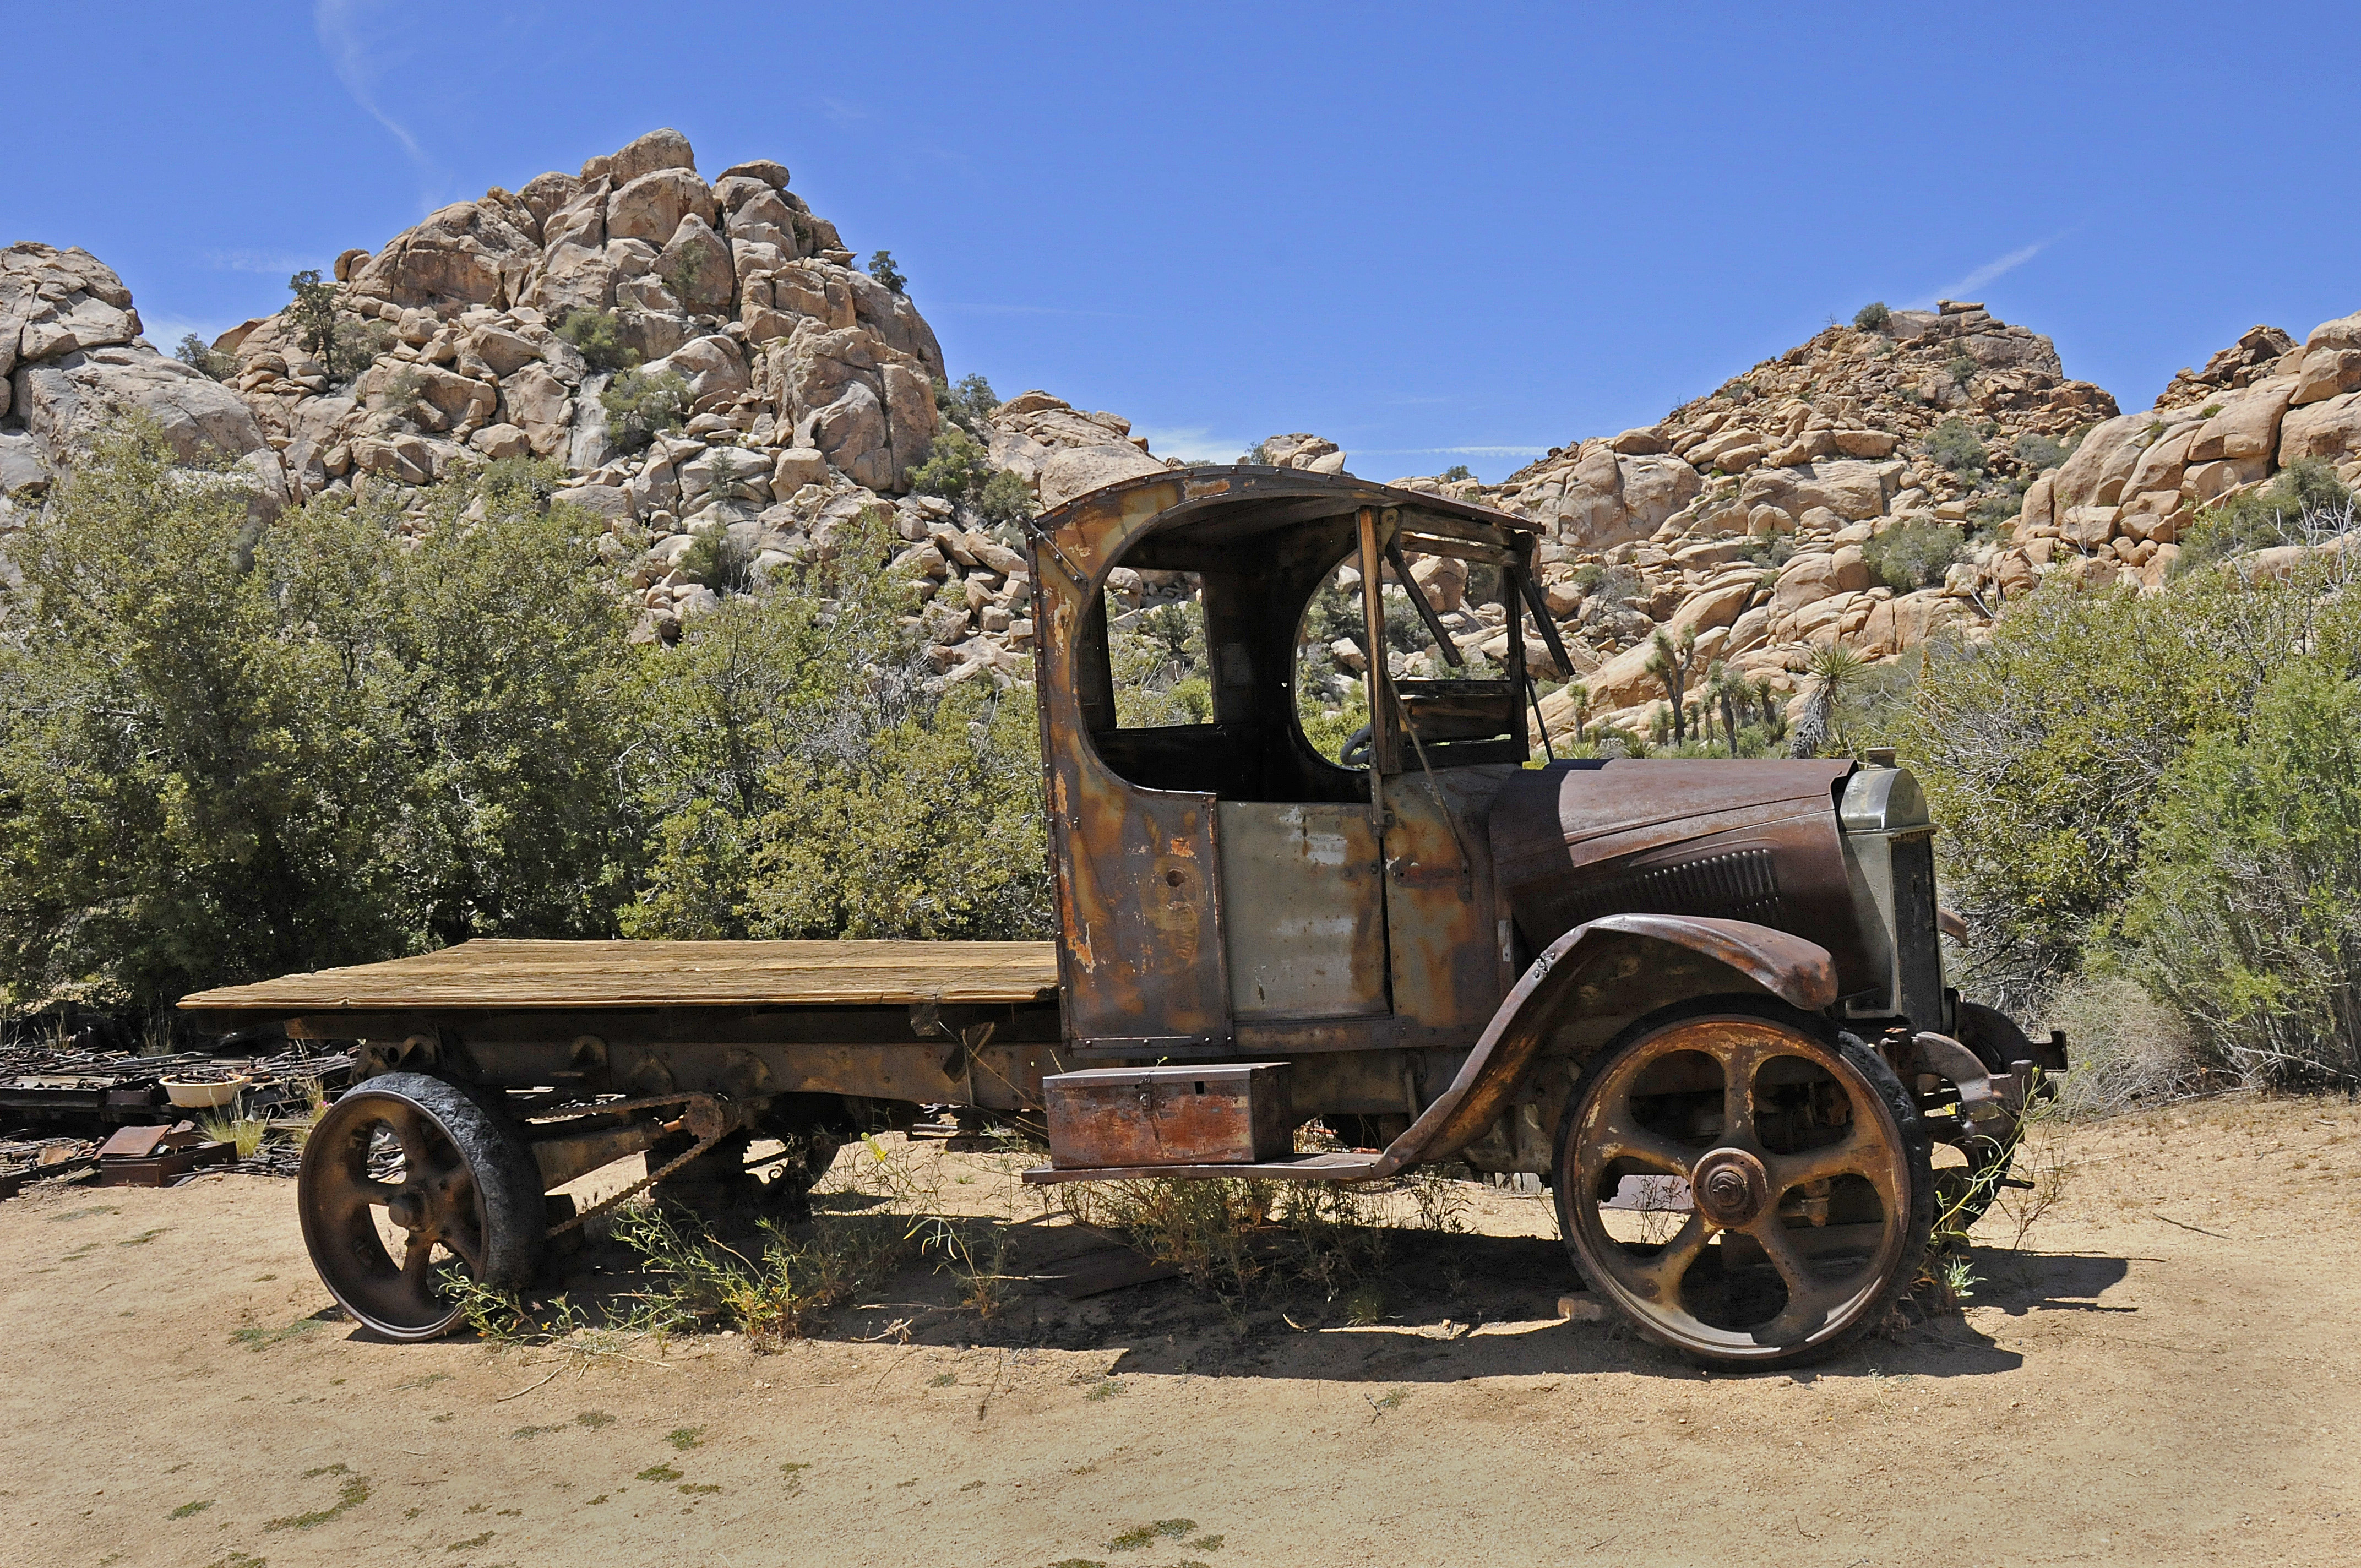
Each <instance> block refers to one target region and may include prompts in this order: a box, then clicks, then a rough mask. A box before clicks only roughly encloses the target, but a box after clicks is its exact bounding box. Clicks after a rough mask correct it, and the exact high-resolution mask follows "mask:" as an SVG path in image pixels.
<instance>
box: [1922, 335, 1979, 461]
mask: <svg viewBox="0 0 2361 1568" xmlns="http://www.w3.org/2000/svg"><path fill="white" fill-rule="evenodd" d="M1970 363H1971V364H1972V363H1973V361H1970ZM1922 446H1923V447H1924V449H1925V451H1926V454H1927V456H1929V457H1932V458H1933V459H1934V460H1935V461H1936V462H1938V463H1939V464H1941V465H1942V466H1944V467H1946V468H1949V470H1950V471H1951V472H1952V473H1954V474H1957V475H1960V476H1961V477H1973V476H1977V475H1981V474H1982V473H1983V471H1984V470H1985V469H1986V468H1988V467H1990V466H1991V465H1992V454H1991V453H1990V452H1988V451H1986V450H1985V449H1984V443H1983V437H1982V436H1980V435H1978V434H1977V433H1976V431H1975V427H1974V426H1973V425H1971V424H1970V423H1968V422H1967V421H1965V420H1963V419H1947V420H1945V421H1944V422H1942V423H1940V424H1938V425H1937V426H1936V427H1935V428H1934V429H1933V430H1931V431H1929V432H1927V439H1926V440H1925V441H1924V442H1923V443H1922Z"/></svg>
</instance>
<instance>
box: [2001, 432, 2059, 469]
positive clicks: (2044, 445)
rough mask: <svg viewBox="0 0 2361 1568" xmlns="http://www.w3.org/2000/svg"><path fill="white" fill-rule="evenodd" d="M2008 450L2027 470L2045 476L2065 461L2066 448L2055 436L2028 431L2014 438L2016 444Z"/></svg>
mask: <svg viewBox="0 0 2361 1568" xmlns="http://www.w3.org/2000/svg"><path fill="white" fill-rule="evenodd" d="M2010 450H2011V452H2012V453H2013V454H2014V455H2015V457H2016V460H2017V461H2018V462H2019V463H2021V464H2023V465H2024V466H2026V469H2027V470H2029V471H2030V472H2032V473H2036V474H2046V473H2048V471H2049V470H2050V469H2052V468H2055V467H2057V466H2059V464H2060V463H2063V462H2065V461H2066V454H2067V451H2068V448H2067V445H2066V444H2065V443H2064V442H2062V441H2060V440H2059V439H2058V438H2057V437H2055V436H2051V435H2043V434H2041V433H2038V432H2037V431H2030V430H2028V431H2026V433H2024V434H2023V435H2020V436H2018V437H2017V438H2016V444H2015V446H2014V447H2012V448H2010Z"/></svg>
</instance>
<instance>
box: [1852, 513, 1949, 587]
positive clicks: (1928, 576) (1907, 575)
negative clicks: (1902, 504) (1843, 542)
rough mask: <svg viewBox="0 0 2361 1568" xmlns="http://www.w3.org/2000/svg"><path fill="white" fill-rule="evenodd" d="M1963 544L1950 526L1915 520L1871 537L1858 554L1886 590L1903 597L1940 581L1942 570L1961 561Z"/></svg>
mask: <svg viewBox="0 0 2361 1568" xmlns="http://www.w3.org/2000/svg"><path fill="white" fill-rule="evenodd" d="M1965 543H1966V542H1965V540H1964V539H1963V538H1962V537H1961V536H1960V531H1959V530H1958V529H1956V528H1953V527H1952V526H1950V525H1949V523H1945V522H1937V521H1931V520H1927V519H1914V520H1912V521H1905V522H1897V523H1895V524H1894V525H1893V526H1892V527H1890V528H1888V529H1886V530H1885V531H1884V532H1882V533H1879V534H1877V535H1875V536H1873V537H1872V538H1871V539H1870V540H1869V541H1868V543H1864V544H1863V545H1862V546H1861V559H1862V560H1863V561H1865V562H1867V563H1868V564H1869V569H1870V570H1871V571H1872V572H1874V573H1876V574H1877V576H1878V579H1879V580H1880V581H1881V582H1883V583H1884V584H1885V586H1886V587H1890V588H1892V589H1893V590H1894V592H1895V593H1898V594H1906V593H1913V592H1916V590H1917V589H1919V588H1925V587H1933V586H1934V585H1935V584H1937V583H1939V582H1941V581H1942V580H1943V572H1944V569H1945V568H1946V567H1948V566H1949V565H1951V563H1953V562H1954V561H1957V560H1958V559H1959V558H1960V551H1961V549H1962V547H1963V545H1964V544H1965Z"/></svg>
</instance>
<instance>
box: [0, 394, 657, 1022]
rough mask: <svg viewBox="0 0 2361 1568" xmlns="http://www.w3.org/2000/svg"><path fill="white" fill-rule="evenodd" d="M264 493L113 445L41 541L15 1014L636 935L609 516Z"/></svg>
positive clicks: (3, 886) (27, 716)
mask: <svg viewBox="0 0 2361 1568" xmlns="http://www.w3.org/2000/svg"><path fill="white" fill-rule="evenodd" d="M249 495H250V491H249V489H248V488H247V486H246V485H245V484H244V482H243V477H242V476H240V475H236V474H233V473H229V472H224V471H208V470H204V469H197V470H193V471H192V470H191V469H189V468H187V467H184V466H178V465H176V463H175V460H174V458H173V455H172V453H171V450H170V447H169V446H168V445H167V444H165V443H164V441H163V439H162V437H161V436H160V434H159V433H157V432H156V431H154V430H153V429H152V428H133V429H129V430H126V431H121V432H115V433H106V434H104V435H102V436H101V438H100V439H99V440H98V441H97V442H96V444H94V446H93V450H92V453H91V455H90V456H89V457H88V459H87V460H85V461H84V462H82V464H81V465H80V466H77V467H76V469H75V470H74V471H73V472H72V474H71V476H70V477H68V478H67V479H66V480H65V481H64V482H63V483H62V484H61V485H60V488H59V494H58V498H57V500H56V502H55V503H54V504H53V505H52V506H51V507H50V508H49V509H48V510H47V511H46V512H45V513H44V514H43V515H42V516H40V517H39V518H38V519H36V520H35V521H33V522H32V523H31V524H30V525H29V526H28V527H27V529H26V530H25V531H24V532H23V533H22V534H20V535H19V536H18V537H17V538H16V540H15V541H14V542H12V547H11V557H12V559H13V561H14V562H15V564H16V566H17V567H18V568H19V569H20V570H21V571H22V572H23V574H24V582H23V585H22V587H20V588H18V589H17V590H16V591H15V592H13V593H12V594H10V595H9V597H8V598H7V599H6V601H5V610H0V630H5V635H0V1003H5V1005H7V1006H9V1007H13V1008H18V1009H24V1008H29V1007H36V1006H39V1005H42V1004H44V1003H49V1002H51V1001H55V1000H60V999H67V998H73V999H80V1000H85V1001H89V1002H92V1003H96V1004H101V1005H109V1006H121V1007H126V1008H137V1009H140V1010H147V1009H149V1008H152V1007H155V1006H159V1005H162V1004H165V1003H170V1001H171V1000H172V999H173V998H175V997H177V996H178V995H180V994H181V993H182V992H187V991H190V990H193V989H196V988H198V987H200V986H204V985H213V984H222V983H227V982H232V981H242V980H253V979H259V978H262V977H264V976H267V975H271V974H278V973H284V972H287V971H290V970H310V969H318V968H322V967H325V966H328V965H332V964H341V963H354V962H361V961H367V960H369V959H382V958H390V957H393V956H396V955H398V954H401V953H403V952H410V951H416V950H419V949H421V948H427V947H433V946H438V945H441V944H443V943H445V942H450V941H456V940H460V939H463V938H467V937H469V936H477V935H489V934H510V935H518V936H552V937H557V936H592V935H598V934H601V933H603V932H606V931H609V930H611V929H612V908H613V905H614V903H615V902H616V900H617V899H619V898H620V896H621V894H622V893H623V890H624V889H625V887H626V886H627V885H628V878H629V867H630V864H631V860H632V858H633V856H634V855H635V853H636V846H637V843H638V840H639V839H640V837H641V834H640V831H639V829H638V828H637V827H636V826H635V825H634V822H633V819H632V817H631V813H630V812H629V810H628V809H627V806H628V802H627V801H626V800H625V799H624V798H623V797H622V796H621V795H620V794H619V790H618V769H619V765H620V760H621V757H622V754H623V747H624V743H625V740H626V738H627V737H628V736H629V735H630V734H631V733H633V732H634V730H635V729H636V724H635V722H634V721H633V719H632V718H631V716H630V714H629V713H628V712H627V711H626V707H627V705H626V704H625V703H623V702H622V700H621V698H622V694H623V690H624V688H623V685H622V674H623V672H624V670H625V669H626V668H627V667H628V665H629V662H630V660H629V652H628V650H627V649H626V648H625V647H624V645H623V643H622V641H621V637H622V632H623V630H624V623H623V621H622V619H621V615H620V609H619V607H618V605H617V601H616V599H615V598H614V596H613V594H612V591H611V589H610V588H609V587H608V586H607V585H606V584H604V583H603V582H601V581H600V580H599V579H598V577H597V576H595V575H594V574H593V573H591V572H589V571H588V570H586V567H587V566H588V565H589V564H590V563H591V561H592V560H593V559H594V557H593V556H592V555H591V554H590V552H589V549H588V539H587V532H588V521H587V520H584V519H582V518H581V517H579V516H578V515H577V514H574V513H573V512H572V511H571V510H570V509H566V508H555V509H553V508H550V507H548V506H547V505H546V504H545V502H544V500H541V499H536V498H535V492H534V490H533V488H531V487H530V486H520V485H517V484H514V483H509V482H506V481H505V480H494V481H488V480H487V479H486V478H485V477H483V476H481V475H478V476H473V477H469V478H467V479H464V480H458V481H454V482H452V483H450V484H446V485H445V486H440V487H436V488H434V489H433V490H431V491H428V492H426V493H425V496H424V498H423V499H424V508H423V512H422V513H421V514H420V515H418V516H417V517H415V518H412V517H411V516H410V515H409V514H406V513H401V512H399V511H397V510H393V509H392V508H391V507H390V504H389V506H388V507H387V509H386V510H373V509H371V508H368V507H362V506H357V505H355V504H354V503H352V502H351V501H350V500H349V499H347V498H337V499H322V500H318V501H314V502H313V503H312V504H311V505H310V506H308V507H305V508H303V509H301V510H296V511H292V512H289V513H287V514H285V515H284V516H282V517H281V518H280V519H279V520H278V521H276V522H275V523H273V524H272V525H270V526H269V528H268V529H267V530H263V529H259V528H258V525H257V524H256V523H255V522H254V521H253V520H252V519H251V518H250V516H249V514H248V499H249ZM479 503H480V504H479ZM470 509H474V510H472V511H471V510H470ZM463 514H465V516H466V521H464V522H463V521H462V518H463ZM397 522H400V523H405V524H409V525H410V527H411V530H412V534H413V535H414V538H415V543H412V536H411V535H405V533H404V532H399V531H398V530H397V528H396V524H397ZM421 525H423V526H421Z"/></svg>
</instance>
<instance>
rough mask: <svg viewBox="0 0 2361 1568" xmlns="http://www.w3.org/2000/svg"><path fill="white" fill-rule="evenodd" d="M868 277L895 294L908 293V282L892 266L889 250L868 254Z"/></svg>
mask: <svg viewBox="0 0 2361 1568" xmlns="http://www.w3.org/2000/svg"><path fill="white" fill-rule="evenodd" d="M869 275H870V276H871V277H872V278H874V279H876V280H877V281H879V282H880V283H883V284H884V285H885V287H887V288H888V289H891V290H893V291H894V292H895V293H897V294H906V293H908V292H909V284H910V280H908V279H907V278H905V277H903V276H902V271H901V269H899V268H897V267H895V265H894V253H893V252H892V251H890V250H876V251H872V252H870V255H869Z"/></svg>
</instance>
